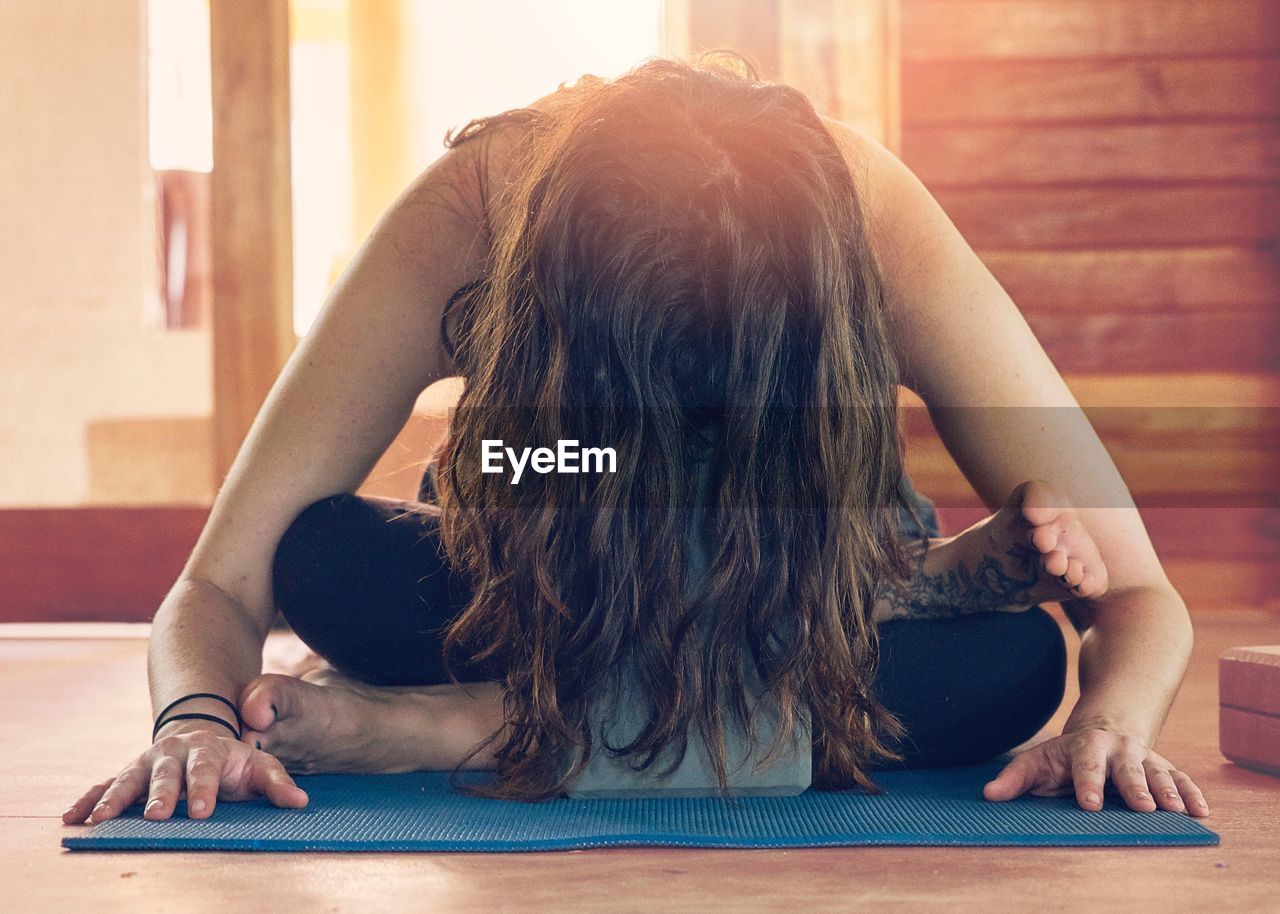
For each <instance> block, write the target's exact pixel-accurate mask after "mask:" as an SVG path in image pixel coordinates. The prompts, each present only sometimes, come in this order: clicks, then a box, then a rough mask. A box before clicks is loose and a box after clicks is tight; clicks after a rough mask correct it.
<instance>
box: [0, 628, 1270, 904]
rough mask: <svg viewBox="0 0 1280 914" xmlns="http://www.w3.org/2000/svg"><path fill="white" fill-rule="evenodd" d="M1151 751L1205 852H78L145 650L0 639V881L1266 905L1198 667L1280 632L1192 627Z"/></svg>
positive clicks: (1259, 800) (1261, 841) (491, 899)
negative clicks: (73, 807) (1182, 776)
mask: <svg viewBox="0 0 1280 914" xmlns="http://www.w3.org/2000/svg"><path fill="white" fill-rule="evenodd" d="M1196 623H1197V624H1196V628H1197V643H1196V650H1195V657H1194V660H1193V665H1192V669H1191V673H1190V675H1189V677H1188V680H1187V682H1186V684H1185V685H1184V686H1183V690H1182V693H1181V694H1180V696H1179V698H1178V701H1177V703H1176V705H1175V707H1174V710H1173V713H1172V715H1171V718H1170V721H1169V724H1168V726H1167V727H1166V730H1165V736H1164V739H1163V741H1162V743H1161V749H1162V750H1163V751H1164V752H1165V753H1166V754H1167V755H1168V756H1169V757H1170V758H1172V759H1173V760H1174V762H1175V763H1176V764H1178V765H1179V767H1182V768H1185V769H1186V770H1187V771H1190V772H1192V773H1193V774H1194V775H1195V776H1196V777H1197V779H1198V781H1199V783H1200V784H1201V785H1202V787H1203V788H1204V790H1205V793H1206V795H1207V796H1208V798H1209V802H1210V804H1211V806H1212V810H1213V813H1212V816H1211V817H1210V818H1209V819H1208V820H1207V823H1208V824H1209V825H1210V826H1211V827H1213V828H1214V829H1215V830H1217V831H1218V832H1220V833H1221V835H1222V845H1221V846H1220V847H1211V848H1137V849H1114V850H1112V849H1105V848H1094V849H1068V848H1063V849H1052V848H1050V849H1034V848H971V849H947V848H846V849H812V850H792V851H768V850H760V851H713V850H667V849H630V850H604V851H601V850H593V851H574V852H567V853H532V854H513V855H493V854H435V855H426V854H419V855H394V854H385V855H384V854H348V855H339V854H212V853H205V854H156V853H116V854H108V853H77V854H72V853H69V852H67V851H64V850H62V849H61V848H60V847H59V839H60V838H61V837H62V836H63V834H65V833H66V831H65V829H64V827H63V826H62V825H61V823H60V822H59V819H58V817H59V816H60V814H61V812H62V810H63V809H65V808H66V807H67V806H68V805H69V804H70V801H71V800H73V799H74V798H75V797H76V796H77V795H78V792H79V791H80V790H81V789H82V788H84V787H85V786H87V785H88V784H89V783H90V782H91V781H94V780H98V779H101V778H102V777H104V776H106V775H107V774H108V773H114V772H115V771H116V770H117V769H118V768H119V767H120V765H121V764H122V763H124V762H125V761H127V760H128V758H129V756H130V754H131V753H132V752H134V751H135V750H137V749H138V747H139V745H140V744H142V743H143V742H144V741H145V739H146V732H147V727H148V714H147V705H146V697H145V696H146V687H145V642H144V641H142V640H140V639H138V638H137V637H136V631H135V632H134V635H135V637H124V638H104V637H93V638H86V639H80V640H74V639H48V638H45V639H32V638H30V637H26V638H7V639H0V746H2V747H3V750H0V751H2V754H0V886H3V896H2V898H3V901H2V902H0V904H2V905H3V908H4V909H5V910H9V911H15V912H16V911H22V912H27V911H46V910H57V911H63V910H78V909H93V910H95V911H107V912H109V911H130V912H138V911H152V910H163V911H188V910H212V909H215V908H216V909H217V910H232V911H258V910H271V911H273V912H276V914H282V912H286V911H292V910H307V911H341V910H357V909H358V910H360V911H361V912H362V914H369V912H374V911H381V910H388V911H405V910H419V909H420V910H431V911H438V912H448V911H468V912H473V911H515V910H521V911H523V910H534V911H543V910H546V911H589V912H601V911H614V910H638V909H647V910H652V909H655V908H656V909H660V910H664V911H668V910H677V911H685V910H696V911H699V912H704V914H709V912H714V911H753V910H784V909H785V910H795V911H812V910H832V909H846V910H848V909H853V908H861V907H862V906H863V905H877V906H880V907H882V908H883V909H886V910H902V909H907V910H930V909H938V910H943V909H945V910H947V911H983V912H992V911H1006V910H1031V909H1038V910H1072V911H1096V910H1108V909H1114V910H1126V911H1148V910H1150V911H1159V912H1161V914H1170V912H1177V911H1197V912H1199V911H1264V910H1265V911H1277V910H1280V779H1275V778H1269V777H1267V776H1264V775H1261V774H1256V773H1253V772H1249V771H1245V770H1243V769H1239V768H1236V767H1234V766H1233V765H1230V764H1229V763H1227V762H1226V761H1224V760H1223V759H1222V757H1221V756H1220V755H1219V754H1218V751H1217V704H1216V702H1217V678H1216V658H1217V656H1218V654H1219V653H1221V651H1222V650H1223V649H1224V648H1226V647H1228V646H1232V645H1244V644H1260V643H1276V642H1277V641H1280V617H1278V616H1277V615H1275V614H1274V613H1265V612H1262V611H1257V610H1255V611H1215V612H1212V613H1205V614H1203V615H1201V616H1198V617H1197V619H1196Z"/></svg>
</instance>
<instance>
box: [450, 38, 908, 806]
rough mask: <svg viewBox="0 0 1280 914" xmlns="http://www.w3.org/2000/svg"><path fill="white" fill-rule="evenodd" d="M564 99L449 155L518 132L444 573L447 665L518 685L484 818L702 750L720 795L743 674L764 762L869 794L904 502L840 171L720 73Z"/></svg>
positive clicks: (473, 373) (775, 110) (462, 325)
mask: <svg viewBox="0 0 1280 914" xmlns="http://www.w3.org/2000/svg"><path fill="white" fill-rule="evenodd" d="M554 102H555V104H553V105H549V106H540V108H539V110H532V109H516V110H514V111H508V112H505V113H503V114H500V115H496V116H493V117H487V118H480V119H477V120H473V121H471V122H470V123H468V124H467V125H466V126H465V127H464V128H463V129H462V130H461V131H460V132H458V133H457V134H453V133H452V132H451V133H450V134H449V135H447V136H446V140H445V142H446V145H447V146H450V147H453V146H457V145H459V144H462V143H467V142H471V141H473V140H474V139H475V138H477V137H480V136H482V135H484V134H485V133H487V132H489V131H492V130H493V129H494V128H495V127H497V126H499V125H511V124H518V125H519V129H518V131H517V135H518V139H517V141H516V143H515V147H514V150H515V151H514V153H513V155H512V158H511V162H512V168H511V171H510V173H509V175H508V177H509V178H510V180H508V181H507V182H505V184H504V186H503V187H502V189H501V190H500V193H499V195H500V197H501V200H502V204H503V205H501V206H496V205H495V206H493V207H492V212H493V213H500V214H501V215H497V216H494V217H493V222H492V224H491V225H490V232H491V238H490V242H491V243H490V246H489V250H488V255H487V256H488V261H487V264H486V269H485V271H484V275H483V276H482V277H481V278H480V279H479V280H478V281H476V282H475V283H473V284H471V285H470V286H469V287H467V288H466V289H465V290H463V291H465V292H466V295H465V296H462V297H461V301H462V302H463V303H464V304H463V307H462V308H461V311H460V312H459V321H458V328H457V329H456V332H455V333H453V334H451V336H452V337H454V338H456V359H457V363H458V365H459V368H460V370H461V372H462V373H463V374H464V375H465V378H466V386H465V392H464V393H463V395H462V397H461V400H460V401H459V403H458V407H457V410H456V411H455V413H454V416H453V419H452V422H451V434H450V439H449V443H448V444H447V446H446V447H445V449H444V450H443V451H442V453H441V455H440V457H439V478H438V487H439V498H440V507H441V518H442V533H443V541H444V547H445V549H446V551H447V555H448V557H449V559H450V561H451V562H452V563H454V565H455V566H456V567H457V568H459V569H460V570H461V571H462V572H463V573H464V574H465V575H466V576H467V578H468V579H469V580H470V581H471V582H472V583H473V585H474V589H473V593H472V596H471V599H470V602H469V604H468V605H467V606H466V608H465V610H464V611H463V612H462V613H461V615H460V616H459V617H458V618H457V620H456V621H455V622H454V623H453V625H452V626H451V627H450V629H449V631H448V634H447V641H446V656H453V655H456V653H457V652H459V651H463V652H465V653H467V654H469V655H470V656H472V657H473V659H474V660H476V661H477V662H483V663H490V664H493V665H494V666H495V667H497V668H500V669H501V670H502V671H503V674H502V675H503V686H504V694H505V716H506V726H505V728H504V729H503V730H502V731H501V732H500V733H498V734H495V735H494V737H493V738H492V739H491V740H490V741H489V743H488V744H487V746H488V748H489V750H490V751H491V752H492V754H493V756H494V758H495V759H496V762H497V779H496V780H495V782H494V785H493V786H492V787H491V788H490V791H491V792H493V793H496V794H498V795H502V796H507V797H517V798H524V799H537V798H542V797H546V796H550V795H553V794H555V793H557V792H560V791H562V790H563V789H564V788H565V786H566V784H567V783H568V781H569V780H570V779H571V778H573V777H574V776H575V775H576V774H577V773H578V771H579V770H580V769H581V768H582V766H583V765H585V763H586V760H587V759H588V758H589V757H590V755H591V753H592V752H594V751H611V752H614V753H617V754H625V755H626V756H627V757H628V758H629V759H630V760H631V763H632V765H633V766H634V767H637V768H644V767H646V766H648V765H651V764H654V763H655V760H656V759H658V758H660V757H665V756H663V753H664V752H666V751H668V750H673V751H674V753H675V757H676V758H677V760H678V758H679V757H680V756H681V755H682V754H683V753H684V752H685V751H686V748H687V740H688V737H689V734H690V733H695V732H696V733H698V734H700V736H701V738H702V739H703V741H704V744H705V745H706V746H707V747H709V748H710V750H711V756H712V762H713V764H714V766H715V768H716V772H717V775H718V776H719V778H720V782H721V785H722V786H723V785H724V784H725V754H724V743H723V741H722V727H723V726H724V725H725V724H726V723H727V721H726V720H725V714H726V711H725V709H729V713H730V714H731V715H732V717H733V718H734V722H735V723H736V724H737V725H738V726H740V727H743V728H749V727H750V701H749V698H750V695H749V691H748V689H747V687H746V684H745V675H746V674H745V671H747V670H749V669H753V670H754V671H755V673H756V674H758V676H759V681H760V682H762V683H763V684H764V687H765V688H766V689H767V691H768V694H769V695H771V696H772V698H773V700H774V701H775V702H776V707H777V708H778V709H780V712H781V713H780V717H781V726H780V728H779V733H778V737H777V741H776V742H775V744H774V745H775V747H776V746H777V745H781V744H782V743H783V742H784V741H785V740H786V739H787V738H789V736H790V734H791V732H792V728H793V727H798V726H806V725H807V726H808V728H809V732H810V734H811V736H812V740H813V747H814V763H815V783H816V784H818V785H819V786H826V787H848V786H855V785H856V786H860V787H863V788H865V789H872V790H874V789H875V788H874V785H873V784H872V783H871V781H870V779H869V778H868V776H867V774H866V771H867V769H868V767H869V765H871V764H872V763H874V762H876V761H878V760H883V759H888V758H892V757H894V753H893V751H892V749H891V745H892V739H894V738H896V737H898V736H900V735H901V728H900V727H899V725H898V723H897V721H896V720H895V719H894V718H893V717H892V716H891V715H890V714H889V713H888V712H887V711H886V710H885V709H884V708H883V707H882V706H881V705H880V704H879V703H878V702H877V700H876V698H875V696H874V694H873V693H872V690H871V684H872V679H873V676H874V671H875V664H876V659H877V638H876V629H875V626H874V624H873V623H872V622H871V619H870V614H871V605H872V601H873V598H874V593H875V592H876V591H877V589H878V587H879V586H880V585H881V584H883V583H884V582H885V581H890V580H901V579H902V577H903V575H904V574H905V569H906V558H905V555H904V552H905V550H904V548H903V539H902V536H901V532H900V530H899V521H898V509H899V507H900V506H902V505H904V504H906V503H907V496H906V494H905V490H904V488H903V484H902V464H901V455H900V449H899V437H898V431H897V402H896V395H897V386H896V385H897V380H898V374H897V367H896V364H895V361H894V358H893V355H892V353H891V351H890V347H889V344H888V341H887V338H886V330H885V316H884V313H883V303H882V287H881V278H880V275H879V272H878V269H877V265H876V263H875V260H874V258H873V257H872V253H871V250H870V247H869V244H868V241H867V237H866V228H865V226H864V223H863V217H862V214H861V212H860V208H859V201H858V197H857V195H856V193H855V186H854V182H853V179H852V176H851V173H850V169H849V166H848V164H847V162H846V160H845V158H844V156H843V154H842V152H841V150H840V148H839V147H838V146H837V144H836V142H835V140H834V138H833V137H832V135H831V134H830V132H829V131H828V130H827V129H826V127H825V126H824V125H823V123H822V121H821V119H820V118H819V117H818V115H817V113H816V112H815V111H814V108H813V106H812V105H811V104H810V102H809V101H808V100H807V99H806V98H805V96H804V95H803V94H802V93H801V92H799V91H798V90H796V89H795V88H793V87H791V86H788V85H785V84H781V83H776V82H768V81H762V80H761V79H759V78H758V77H757V75H756V73H755V72H754V71H753V70H752V69H751V67H750V64H749V63H747V62H746V61H744V60H743V59H742V58H740V57H737V56H736V55H733V54H732V53H731V52H729V53H726V52H723V51H716V52H713V53H711V54H704V55H703V56H702V57H701V58H699V59H697V60H695V61H684V60H676V59H671V58H665V57H663V58H649V59H647V60H646V61H644V62H643V63H642V64H640V65H639V66H637V67H635V68H634V69H632V70H630V71H629V72H627V73H625V74H624V75H622V76H619V77H616V78H613V79H609V80H603V79H599V78H595V77H591V76H585V77H583V78H582V79H580V80H578V81H577V82H576V83H575V84H574V85H572V86H567V87H566V86H563V85H562V86H561V88H560V89H559V90H558V91H557V93H556V95H555V97H554ZM489 202H493V201H489ZM489 439H501V440H503V441H504V443H505V444H506V445H507V446H514V447H516V448H523V447H526V446H530V447H537V446H548V447H554V445H555V443H556V442H557V441H558V440H560V439H577V440H579V441H580V442H582V444H583V445H592V446H601V447H603V446H608V447H612V448H614V449H615V451H616V453H617V470H616V472H614V473H604V474H591V473H586V474H578V475H571V474H565V473H547V474H540V473H533V472H527V473H525V475H524V477H523V479H522V480H521V482H520V484H519V485H518V486H516V485H512V483H511V479H510V477H509V476H508V475H503V474H494V473H484V472H481V460H480V455H481V452H482V443H483V442H484V441H485V440H489ZM700 461H701V463H699V462H700ZM699 466H705V468H706V474H705V478H706V480H707V482H706V484H705V485H706V491H705V495H703V494H701V493H700V491H699V482H698V481H699V478H700V473H699V470H698V467H699ZM700 498H701V499H702V501H703V502H705V505H706V515H705V517H706V520H705V531H706V536H707V541H708V542H709V543H710V547H709V552H708V555H707V565H706V570H705V574H704V575H703V576H702V577H701V578H700V579H697V580H696V581H694V583H693V584H692V585H691V583H690V581H691V578H690V574H691V571H690V563H691V558H690V548H691V545H690V537H689V535H688V531H689V522H690V506H692V505H694V504H697V503H699V499H700ZM628 654H630V656H631V657H632V658H634V660H635V661H636V668H637V669H638V671H639V677H640V686H641V690H640V694H633V695H631V696H630V699H631V700H633V701H635V702H637V703H638V704H639V706H640V707H641V708H642V709H643V711H644V715H645V724H644V726H643V728H642V729H641V731H640V732H639V734H638V735H637V736H636V738H635V739H634V740H633V741H632V742H631V743H629V744H627V745H625V746H615V747H609V748H608V749H606V750H601V747H599V746H596V745H593V732H592V726H591V715H590V709H591V707H592V702H593V700H595V699H597V698H599V696H600V695H601V694H602V689H603V688H604V687H605V686H606V684H608V683H615V684H616V682H617V677H618V675H619V673H618V671H619V669H620V666H621V664H622V661H623V658H624V656H626V655H628ZM805 709H807V717H805V716H804V714H805ZM748 732H751V731H750V730H748ZM477 751H479V748H478V749H477ZM574 760H576V761H574Z"/></svg>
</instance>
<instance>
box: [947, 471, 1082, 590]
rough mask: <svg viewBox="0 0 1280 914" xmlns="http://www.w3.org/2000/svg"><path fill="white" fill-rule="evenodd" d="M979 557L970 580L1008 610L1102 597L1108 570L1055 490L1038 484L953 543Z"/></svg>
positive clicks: (1011, 498)
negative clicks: (975, 551)
mask: <svg viewBox="0 0 1280 914" xmlns="http://www.w3.org/2000/svg"><path fill="white" fill-rule="evenodd" d="M966 539H970V540H971V542H967V543H965V546H966V547H967V548H974V547H977V549H978V550H979V551H980V553H981V555H982V558H980V559H978V560H977V561H976V562H973V563H972V564H971V567H973V568H974V569H975V570H974V578H975V580H977V581H978V582H979V583H980V584H982V585H983V586H985V587H986V588H987V589H988V590H989V591H990V592H991V594H992V596H994V597H996V598H998V599H999V600H1002V601H1005V602H1006V603H1007V604H1008V605H1015V604H1023V605H1030V604H1034V603H1044V602H1050V601H1058V600H1072V599H1084V598H1088V597H1098V596H1101V595H1102V594H1103V593H1105V592H1106V590H1107V566H1106V565H1105V564H1104V563H1103V561H1102V555H1101V553H1100V552H1099V551H1098V546H1097V544H1096V543H1094V541H1093V537H1091V536H1090V535H1089V532H1088V531H1087V530H1085V528H1084V524H1083V523H1081V521H1080V517H1079V515H1077V514H1076V512H1075V510H1074V509H1073V508H1072V507H1071V505H1070V504H1069V503H1068V502H1067V500H1066V498H1065V497H1063V496H1062V495H1061V494H1060V493H1059V492H1058V491H1057V490H1056V489H1055V488H1053V486H1051V485H1049V484H1048V483H1046V482H1041V481H1039V480H1031V481H1030V482H1024V483H1023V484H1022V485H1020V486H1018V487H1017V488H1016V489H1014V490H1013V493H1012V494H1011V495H1010V496H1009V500H1008V501H1007V502H1006V503H1005V505H1004V507H1002V508H1001V509H1000V510H999V511H997V512H996V513H995V514H993V515H992V516H991V517H989V518H987V519H986V520H985V521H982V522H981V523H979V524H975V525H974V526H973V527H970V528H969V529H968V530H966V531H965V532H964V533H961V534H960V535H959V536H958V537H957V538H956V540H957V542H959V541H962V540H966Z"/></svg>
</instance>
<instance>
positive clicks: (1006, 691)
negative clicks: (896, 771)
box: [876, 607, 1067, 767]
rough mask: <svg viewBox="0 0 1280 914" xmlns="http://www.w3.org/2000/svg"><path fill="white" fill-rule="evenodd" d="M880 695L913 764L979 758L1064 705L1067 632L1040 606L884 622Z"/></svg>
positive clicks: (1031, 730) (1016, 739)
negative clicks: (895, 718) (894, 717)
mask: <svg viewBox="0 0 1280 914" xmlns="http://www.w3.org/2000/svg"><path fill="white" fill-rule="evenodd" d="M881 647H882V654H883V656H882V660H881V669H880V671H879V672H878V675H877V683H876V685H877V691H878V693H879V695H880V698H881V700H882V701H883V702H884V704H885V706H886V707H887V708H888V709H889V710H890V711H891V712H893V713H895V714H897V715H898V716H899V719H900V720H901V722H902V723H903V724H904V726H905V727H906V729H907V739H906V741H905V742H904V744H903V750H904V753H905V755H906V757H907V758H906V764H908V765H909V766H911V767H923V766H933V765H961V764H972V763H976V762H979V761H982V760H984V759H988V758H992V757H993V756H996V755H999V754H1001V753H1002V752H1005V751H1007V750H1009V749H1011V748H1013V747H1014V746H1016V745H1018V744H1019V743H1022V742H1024V741H1025V740H1027V739H1029V738H1030V737H1032V736H1034V735H1035V733H1036V732H1037V731H1038V730H1039V729H1040V728H1041V727H1042V726H1043V725H1044V724H1045V723H1046V722H1047V721H1048V720H1049V718H1051V717H1052V716H1053V714H1054V712H1055V711H1057V709H1058V707H1059V705H1060V704H1061V703H1062V698H1063V694H1064V692H1065V685H1066V669H1067V652H1066V642H1065V640H1064V638H1063V635H1062V631H1061V629H1060V628H1059V626H1058V623H1057V622H1056V621H1054V619H1053V617H1052V616H1050V615H1049V614H1048V613H1047V612H1045V611H1044V610H1043V609H1040V608H1039V607H1033V608H1032V609H1029V610H1026V611H1024V612H1020V613H983V614H981V615H977V616H959V617H956V618H953V619H918V620H917V619H909V620H896V621H894V622H889V623H885V624H884V625H882V626H881Z"/></svg>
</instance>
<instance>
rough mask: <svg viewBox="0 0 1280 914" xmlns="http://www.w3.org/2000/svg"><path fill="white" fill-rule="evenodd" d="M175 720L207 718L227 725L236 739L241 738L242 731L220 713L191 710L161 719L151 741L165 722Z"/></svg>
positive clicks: (168, 722)
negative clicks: (219, 714)
mask: <svg viewBox="0 0 1280 914" xmlns="http://www.w3.org/2000/svg"><path fill="white" fill-rule="evenodd" d="M175 720H207V721H211V722H212V723H215V724H222V726H224V727H226V728H227V729H228V730H230V731H231V732H232V733H233V734H235V737H236V739H239V738H240V731H239V730H237V729H236V728H235V727H233V726H232V725H231V723H230V722H229V721H225V720H223V719H222V718H221V717H219V716H218V715H216V714H201V713H200V712H199V711H190V712H188V713H186V714H175V715H173V716H172V717H169V718H166V719H165V720H162V721H160V723H158V724H157V725H156V728H155V730H153V731H152V733H151V741H152V742H153V743H154V742H155V740H156V734H157V733H159V732H160V728H161V727H163V726H164V725H165V724H171V723H173V722H174V721H175Z"/></svg>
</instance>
